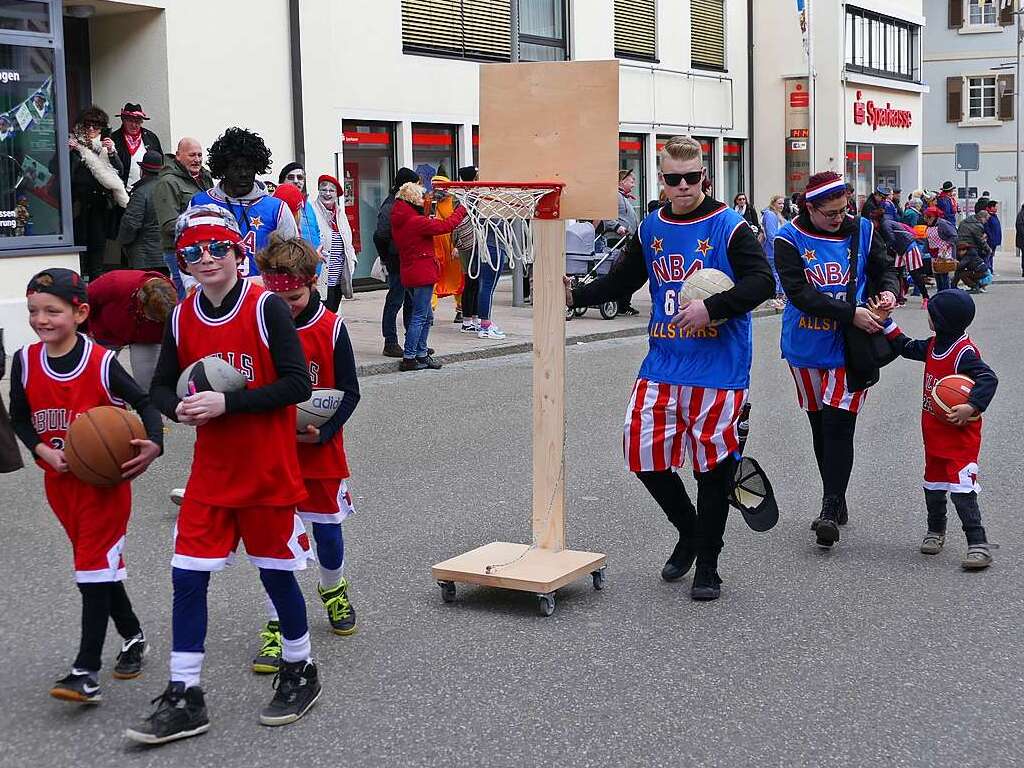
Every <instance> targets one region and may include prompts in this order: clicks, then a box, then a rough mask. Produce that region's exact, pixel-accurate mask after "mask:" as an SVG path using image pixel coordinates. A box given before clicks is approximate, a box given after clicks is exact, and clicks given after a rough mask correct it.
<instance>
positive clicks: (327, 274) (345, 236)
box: [312, 197, 356, 298]
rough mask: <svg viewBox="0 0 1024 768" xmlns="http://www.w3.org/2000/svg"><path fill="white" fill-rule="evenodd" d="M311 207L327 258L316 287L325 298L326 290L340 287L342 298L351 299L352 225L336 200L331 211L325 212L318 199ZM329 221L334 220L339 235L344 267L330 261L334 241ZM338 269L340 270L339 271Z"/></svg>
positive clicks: (354, 267) (353, 262) (352, 264)
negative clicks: (320, 288) (320, 289)
mask: <svg viewBox="0 0 1024 768" xmlns="http://www.w3.org/2000/svg"><path fill="white" fill-rule="evenodd" d="M312 206H313V214H314V215H315V216H316V223H317V226H318V227H319V228H320V243H321V246H322V248H323V251H324V254H325V255H326V256H327V264H326V265H325V268H324V269H323V270H322V271H321V274H320V280H319V281H318V285H319V286H320V287H322V288H323V289H324V291H323V293H324V295H325V296H326V295H327V289H328V288H330V287H333V286H337V285H340V286H341V288H342V296H345V297H346V298H351V297H352V276H353V275H354V274H355V271H356V249H355V246H354V245H353V244H352V225H351V224H349V221H348V215H347V214H346V213H345V205H344V201H343V200H338V201H337V202H336V203H335V205H334V210H333V211H329V210H327V206H325V205H324V204H323V203H322V202H320V198H319V197H317V198H316V199H315V200H314V201H313V202H312ZM331 219H333V220H334V222H335V224H336V225H337V227H338V234H339V235H341V247H342V249H343V251H344V253H343V254H342V258H344V259H345V263H344V265H342V264H340V263H338V264H336V263H334V262H333V261H332V260H333V258H334V256H333V255H332V254H331V253H330V249H331V242H332V241H333V239H334V227H332V226H331ZM339 267H341V268H340V269H339ZM332 273H333V274H332ZM332 282H333V286H332Z"/></svg>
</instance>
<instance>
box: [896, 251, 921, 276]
mask: <svg viewBox="0 0 1024 768" xmlns="http://www.w3.org/2000/svg"><path fill="white" fill-rule="evenodd" d="M923 266H924V256H922V255H921V251H919V250H918V249H917V248H913V247H912V248H910V250H908V251H907V252H906V253H903V254H900V253H897V254H896V269H899V268H900V267H906V268H907V272H916V271H917V270H919V269H920V268H921V267H923Z"/></svg>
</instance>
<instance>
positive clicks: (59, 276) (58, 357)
mask: <svg viewBox="0 0 1024 768" xmlns="http://www.w3.org/2000/svg"><path fill="white" fill-rule="evenodd" d="M27 295H28V315H29V325H31V326H32V330H34V331H35V332H36V334H37V335H38V336H39V342H38V343H36V344H31V345H29V346H27V347H22V349H21V350H20V351H19V352H18V353H16V354H15V356H14V358H13V361H12V364H11V421H12V424H13V426H14V430H15V432H16V433H17V435H18V437H19V438H20V439H21V441H22V442H23V443H24V444H25V447H26V448H28V450H29V451H31V452H32V454H33V455H34V456H35V457H36V463H37V464H38V465H39V466H40V467H41V468H42V470H43V472H44V475H43V484H44V487H45V489H46V499H47V501H48V502H49V504H50V507H51V508H52V509H53V512H54V514H55V515H56V516H57V519H58V520H59V521H60V524H61V525H62V526H63V527H64V531H65V532H66V533H67V535H68V538H69V539H70V540H71V548H72V550H73V552H74V563H75V581H76V582H77V584H78V591H79V592H81V594H82V635H81V640H80V642H79V647H78V656H77V657H76V658H75V661H74V663H73V664H72V665H71V671H70V672H69V674H68V675H66V676H65V677H63V678H61V679H60V680H58V681H57V682H56V683H55V684H54V686H53V688H52V689H51V690H50V695H51V696H53V697H55V698H58V699H62V700H64V701H72V702H80V703H83V704H95V703H98V702H99V701H101V700H102V694H101V693H100V687H99V684H98V682H97V677H98V674H99V671H100V666H101V660H100V657H101V655H102V653H103V642H104V640H105V639H106V634H107V623H108V621H109V620H110V619H113V620H114V626H115V627H116V628H117V631H118V633H119V634H120V635H121V636H122V637H123V638H124V643H123V644H122V646H121V652H120V653H119V654H118V655H117V662H116V664H115V666H114V677H115V678H118V679H121V680H128V679H131V678H134V677H138V675H139V673H140V672H141V670H142V662H143V657H144V655H145V653H146V651H147V650H148V649H147V646H146V639H145V636H144V635H143V633H142V627H141V626H140V625H139V620H138V618H137V617H136V615H135V612H134V610H132V604H131V601H130V600H129V599H128V593H127V592H126V591H125V588H124V583H123V582H124V579H125V577H126V572H125V565H124V558H123V556H122V553H123V551H124V545H125V534H126V532H127V530H128V517H129V516H130V515H131V510H132V489H131V483H129V482H121V483H118V484H117V485H114V486H110V487H99V486H95V485H89V484H88V483H85V482H82V481H81V480H79V479H78V478H77V477H75V476H74V475H73V474H71V473H70V471H69V469H68V463H67V461H66V460H65V458H64V440H65V435H66V433H67V430H68V427H69V426H70V424H71V422H72V421H74V419H75V418H77V417H78V416H79V415H81V414H82V413H84V412H85V411H88V410H89V409H90V408H94V407H96V406H100V405H114V406H121V407H123V406H124V404H125V403H126V402H127V403H128V404H129V405H131V406H132V408H134V409H135V410H136V411H138V412H139V415H140V416H141V417H142V421H143V424H145V427H146V434H147V435H148V439H146V440H132V445H134V446H135V447H136V448H137V449H138V455H137V456H136V457H135V458H134V459H131V460H130V461H128V462H126V463H125V464H124V465H122V467H121V469H122V471H123V473H124V474H123V475H122V477H123V478H124V480H126V481H127V480H130V479H132V478H134V477H138V476H139V475H140V474H142V473H143V472H144V471H145V470H146V468H147V467H148V466H149V464H150V463H151V462H152V461H153V459H155V458H156V457H157V456H159V455H160V452H161V450H162V446H163V423H162V422H161V420H160V413H159V411H157V410H156V408H154V407H153V406H152V405H150V403H149V397H148V395H147V394H146V393H145V392H143V391H142V389H140V388H139V385H138V384H136V383H135V381H134V380H133V379H132V378H131V376H129V375H128V374H127V373H126V372H125V370H124V369H123V368H122V367H121V365H120V364H119V363H118V362H117V358H116V357H115V356H114V353H113V352H111V351H109V350H106V349H104V348H103V347H101V346H99V345H98V344H94V343H93V342H92V341H91V340H90V339H89V338H88V337H86V336H84V335H82V334H80V333H79V332H78V328H79V326H80V325H82V323H84V322H85V321H86V319H87V318H88V317H89V304H88V297H87V294H86V287H85V282H84V281H83V280H82V278H81V277H80V276H79V275H78V273H77V272H72V271H71V270H69V269H46V270H43V271H42V272H40V273H39V274H37V275H35V276H34V277H33V278H32V279H31V280H30V281H29V284H28V291H27Z"/></svg>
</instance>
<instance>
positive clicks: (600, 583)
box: [590, 568, 604, 589]
mask: <svg viewBox="0 0 1024 768" xmlns="http://www.w3.org/2000/svg"><path fill="white" fill-rule="evenodd" d="M590 576H591V578H593V579H594V589H604V568H598V569H597V570H596V571H593V572H591V574H590Z"/></svg>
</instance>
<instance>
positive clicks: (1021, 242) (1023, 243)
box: [1016, 205, 1024, 250]
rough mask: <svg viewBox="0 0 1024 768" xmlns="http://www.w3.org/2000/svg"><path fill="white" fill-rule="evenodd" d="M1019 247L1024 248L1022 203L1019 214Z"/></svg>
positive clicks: (1023, 209) (1017, 225)
mask: <svg viewBox="0 0 1024 768" xmlns="http://www.w3.org/2000/svg"><path fill="white" fill-rule="evenodd" d="M1016 228H1017V247H1018V248H1020V249H1021V250H1024V205H1021V207H1020V212H1019V213H1018V214H1017V223H1016Z"/></svg>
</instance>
